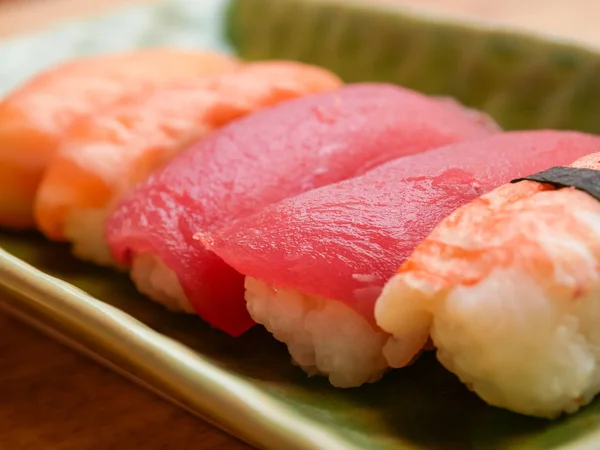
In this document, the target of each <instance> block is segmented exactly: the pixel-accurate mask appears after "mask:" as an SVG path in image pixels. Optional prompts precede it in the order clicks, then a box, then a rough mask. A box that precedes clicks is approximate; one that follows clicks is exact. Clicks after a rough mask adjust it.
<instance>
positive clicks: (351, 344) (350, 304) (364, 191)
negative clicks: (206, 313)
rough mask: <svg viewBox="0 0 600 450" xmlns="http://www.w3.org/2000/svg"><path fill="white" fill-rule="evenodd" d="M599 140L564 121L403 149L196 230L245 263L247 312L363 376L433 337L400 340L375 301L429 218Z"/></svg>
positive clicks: (235, 263)
mask: <svg viewBox="0 0 600 450" xmlns="http://www.w3.org/2000/svg"><path fill="white" fill-rule="evenodd" d="M599 144H600V138H598V137H595V136H588V135H583V134H578V133H569V132H564V133H561V132H547V131H544V132H511V133H501V134H496V135H494V136H490V137H487V138H483V139H477V140H471V141H467V142H462V143H458V144H454V145H450V146H447V147H444V148H439V149H436V150H432V151H429V152H425V153H421V154H418V155H414V156H408V157H404V158H399V159H397V160H395V161H393V162H389V163H387V164H385V165H382V166H380V167H379V168H376V169H373V170H371V171H370V172H368V173H366V174H365V175H363V176H361V177H356V178H353V179H350V180H346V181H343V182H340V183H337V184H331V185H328V186H325V187H322V188H320V189H315V190H312V191H310V192H306V193H304V194H302V195H299V196H297V197H293V198H290V199H287V200H284V201H281V202H279V203H277V204H274V205H272V206H269V207H267V208H265V209H263V210H262V211H260V212H259V213H257V214H254V215H252V216H249V217H247V218H245V219H242V220H239V221H236V222H235V223H233V224H232V225H230V226H228V227H224V228H222V229H217V230H214V231H212V232H209V233H200V234H199V236H198V237H199V238H200V239H202V240H203V242H204V243H205V245H206V246H207V247H208V248H209V249H211V250H212V251H213V252H215V253H216V255H217V256H219V257H221V258H222V259H223V260H224V261H225V263H227V264H230V265H231V266H232V267H233V268H234V269H236V270H237V271H239V272H240V273H242V274H244V275H246V277H247V278H246V282H245V286H246V293H245V296H246V302H247V306H248V310H249V312H250V314H251V316H252V318H253V319H254V320H256V322H258V323H260V324H263V325H264V326H265V327H266V328H267V329H268V330H269V331H270V332H271V333H273V335H274V336H275V337H276V338H277V339H278V340H280V341H282V342H284V343H285V344H287V346H288V349H289V351H290V354H291V355H292V358H293V359H294V361H295V362H296V363H297V364H298V365H299V366H301V367H302V368H304V370H305V371H307V372H308V373H309V374H323V375H326V376H328V377H329V381H330V382H331V383H332V384H333V385H334V386H337V387H353V386H358V385H360V384H362V383H365V382H373V381H376V380H378V379H379V378H380V377H381V376H382V374H383V373H384V372H385V370H386V369H387V368H388V367H389V363H390V362H392V363H394V364H396V363H397V362H398V359H393V358H394V357H395V358H400V359H401V362H402V364H408V363H409V362H410V360H411V359H412V357H413V356H414V354H415V353H407V352H406V349H407V348H411V346H414V348H417V349H420V348H422V347H423V345H424V344H425V342H426V339H427V333H425V334H424V335H419V334H416V335H411V334H410V333H407V334H406V336H405V339H403V340H402V341H400V342H398V343H396V342H394V339H393V338H392V337H391V336H390V335H389V334H387V333H385V332H384V331H383V330H382V329H381V328H379V327H378V326H377V325H376V324H375V316H374V308H375V301H376V300H377V297H378V294H379V293H380V292H381V289H382V287H383V286H384V284H385V282H386V281H387V280H388V279H389V278H390V277H391V276H392V275H393V274H394V271H395V269H396V267H398V265H399V264H400V263H401V262H402V261H403V260H404V259H406V258H407V257H408V256H409V255H410V253H411V252H412V251H413V250H414V248H415V247H416V246H417V244H418V243H419V242H420V241H421V240H422V239H423V238H425V237H426V236H427V234H428V233H429V232H430V231H431V230H432V229H433V227H434V226H435V225H436V224H437V223H438V222H439V221H441V220H442V219H443V218H444V217H446V216H447V215H448V214H450V213H451V212H452V211H453V210H454V209H456V208H457V207H459V206H460V205H463V204H465V203H467V202H469V201H471V200H473V199H475V198H477V197H478V196H479V195H481V194H482V193H483V192H488V191H490V190H491V189H493V188H495V187H497V186H499V185H501V184H502V183H504V182H508V181H510V180H511V179H512V178H513V177H518V176H522V175H525V174H528V173H530V172H531V171H535V170H539V169H541V168H543V167H546V166H547V165H548V164H552V163H558V164H561V163H567V162H568V161H570V160H572V159H573V158H574V157H578V156H582V155H584V154H586V153H588V152H589V151H590V149H593V148H598V145H599ZM490 245H491V244H490ZM485 261H486V260H485V259H484V258H482V261H481V264H480V265H483V264H484V263H485ZM476 267H479V266H476ZM459 270H460V269H459ZM461 273H462V272H461ZM465 273H469V272H468V271H465ZM382 314H384V315H385V312H382ZM412 318H413V316H412V315H409V316H407V318H406V321H407V322H409V323H410V321H411V320H412ZM394 344H397V346H395V345H394ZM384 355H385V356H388V361H386V359H385V356H384Z"/></svg>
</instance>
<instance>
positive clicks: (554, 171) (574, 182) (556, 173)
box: [511, 166, 600, 200]
mask: <svg viewBox="0 0 600 450" xmlns="http://www.w3.org/2000/svg"><path fill="white" fill-rule="evenodd" d="M525 180H528V181H537V182H539V183H545V184H551V185H553V186H555V187H557V188H565V187H574V188H576V189H579V190H581V191H583V192H586V193H588V194H589V195H591V196H592V197H594V198H595V199H596V200H600V171H598V170H593V169H585V168H581V167H565V166H556V167H552V168H550V169H547V170H543V171H541V172H538V173H536V174H533V175H529V176H526V177H522V178H516V179H514V180H511V183H518V182H519V181H525Z"/></svg>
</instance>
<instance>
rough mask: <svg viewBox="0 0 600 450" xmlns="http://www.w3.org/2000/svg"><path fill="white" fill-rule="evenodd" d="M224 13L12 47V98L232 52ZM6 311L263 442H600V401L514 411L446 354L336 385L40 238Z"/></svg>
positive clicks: (26, 239)
mask: <svg viewBox="0 0 600 450" xmlns="http://www.w3.org/2000/svg"><path fill="white" fill-rule="evenodd" d="M224 6H225V5H224V3H223V2H221V1H212V0H210V1H207V0H204V1H202V2H199V1H198V2H191V1H184V0H180V1H171V2H167V3H159V4H155V5H150V6H148V5H146V6H137V7H132V8H128V9H125V10H121V11H119V12H117V13H113V14H111V15H109V16H105V17H102V18H98V19H94V20H93V21H88V22H86V23H73V24H68V25H65V26H62V27H60V28H56V29H52V30H48V31H44V32H41V33H37V34H35V35H30V36H23V37H19V38H17V39H14V40H11V41H8V42H6V43H4V44H2V45H1V46H0V61H10V62H11V64H10V66H9V65H6V64H1V63H0V91H5V90H7V89H9V88H11V87H13V86H15V85H16V84H17V83H18V82H19V81H20V80H22V79H23V78H25V77H27V76H29V75H31V74H33V73H35V72H36V71H38V70H40V69H42V68H43V67H45V66H47V65H49V64H52V63H54V62H56V61H59V60H62V59H66V58H69V57H72V56H75V55H81V54H90V53H95V52H102V51H109V50H120V49H125V48H133V47H141V46H149V45H158V44H178V45H184V46H190V47H198V48H213V49H220V50H223V51H228V50H229V47H228V46H227V45H226V43H225V42H224V40H223V39H222V37H221V35H222V33H221V29H220V27H221V24H222V17H223V8H224ZM117 28H118V29H119V30H120V32H119V33H115V32H114V30H115V29H117ZM115 36H117V38H115ZM31 55H36V58H32V57H31ZM0 305H1V306H2V307H3V308H5V309H6V310H7V311H9V312H11V313H13V314H15V315H16V316H18V317H20V318H22V319H24V320H26V321H28V322H29V323H31V324H32V325H35V326H38V327H40V328H41V329H42V330H44V331H45V332H47V333H49V334H50V335H52V336H53V337H55V338H57V339H61V340H62V341H64V342H66V343H67V344H70V345H71V346H73V347H74V348H75V349H77V350H80V351H82V352H83V353H85V354H87V355H88V356H90V357H92V358H94V359H96V360H98V361H99V362H101V363H103V364H106V365H108V366H109V367H110V368H112V369H113V370H115V371H118V372H119V373H121V374H123V375H126V376H129V377H130V378H132V379H133V380H135V381H137V382H138V383H140V384H142V385H143V386H144V387H146V388H148V389H151V390H152V391H154V392H156V393H157V394H159V395H162V396H164V397H166V398H168V399H169V400H171V401H173V402H175V403H176V404H178V405H179V406H181V407H182V408H185V409H187V410H188V411H190V412H192V413H194V414H197V415H199V416H202V417H203V418H205V419H207V420H209V421H211V422H212V423H214V424H216V425H217V426H219V427H221V428H223V429H225V430H226V431H228V432H230V433H232V434H235V435H236V436H238V437H240V438H241V439H243V440H245V441H247V442H249V443H250V444H253V445H255V446H257V447H261V448H270V449H286V450H287V449H317V448H319V449H326V450H336V449H340V450H342V449H344V450H350V449H399V450H409V449H411V450H412V449H440V450H442V449H443V450H449V449H486V450H487V449H491V450H493V449H515V450H516V449H553V448H560V449H587V448H589V449H594V450H596V449H598V448H600V402H595V403H593V404H592V405H590V406H588V407H587V408H585V409H584V410H582V411H581V412H580V413H578V414H576V415H574V416H571V417H568V418H565V419H561V420H558V421H554V422H548V421H545V420H537V419H531V418H527V417H523V416H519V415H516V414H511V413H509V412H506V411H503V410H499V409H495V408H491V407H489V406H487V405H485V404H484V403H483V402H482V401H480V400H479V399H478V398H477V397H476V396H475V395H473V394H471V393H470V392H469V391H468V390H467V389H466V388H465V387H464V386H463V385H462V384H461V383H459V382H458V380H457V379H456V378H455V377H454V376H453V375H451V374H450V373H448V372H446V371H445V370H444V369H443V368H442V367H441V366H440V365H439V364H438V363H437V362H436V360H435V358H434V357H433V355H427V356H425V357H423V358H421V359H420V360H419V361H418V362H417V363H416V364H415V365H413V366H412V367H409V368H407V369H405V370H401V371H396V372H393V373H390V374H388V375H387V376H386V377H385V378H384V379H383V380H382V381H381V382H379V383H376V384H373V385H368V386H363V387H361V388H357V389H347V390H341V389H334V388H332V387H331V386H329V385H328V383H327V382H326V381H325V380H323V379H319V378H307V377H306V376H305V374H304V373H303V372H302V371H301V370H300V369H298V368H296V367H294V366H293V365H291V364H290V361H289V356H288V354H287V351H286V349H285V348H284V346H282V345H280V344H279V343H277V342H276V341H275V340H274V339H272V338H271V337H270V335H269V334H268V333H266V332H265V331H264V330H263V329H262V328H261V327H255V328H254V329H253V330H251V331H250V332H248V333H247V334H246V335H244V336H242V337H240V338H235V339H234V338H231V337H229V336H227V335H225V334H223V333H220V332H218V331H215V330H213V329H210V328H209V327H207V326H206V325H205V324H204V323H203V322H202V321H201V320H200V319H198V318H196V317H184V316H181V315H177V314H172V313H169V312H167V311H166V310H164V309H163V308H161V307H159V306H157V305H154V304H153V303H152V302H150V301H149V300H147V299H146V298H144V297H143V296H141V295H139V294H138V293H137V292H136V291H135V289H134V287H133V285H132V283H131V282H130V281H129V280H128V278H126V277H125V276H124V275H120V274H117V273H114V272H112V271H110V270H105V269H100V268H98V267H95V266H92V265H88V264H86V263H82V262H80V261H77V260H75V259H74V258H72V257H71V256H70V253H69V249H68V247H67V246H64V245H60V244H55V243H50V242H48V241H46V240H45V239H44V238H42V237H41V236H39V235H38V234H36V233H11V232H1V231H0Z"/></svg>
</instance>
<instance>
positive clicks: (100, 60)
mask: <svg viewBox="0 0 600 450" xmlns="http://www.w3.org/2000/svg"><path fill="white" fill-rule="evenodd" d="M237 64H238V62H237V60H235V59H233V58H230V57H228V56H224V55H220V54H216V53H209V52H194V51H187V50H177V49H169V48H159V49H149V50H141V51H137V52H130V53H121V54H111V55H102V56H95V57H88V58H82V59H79V60H74V61H69V62H66V63H63V64H60V65H58V66H56V67H54V68H51V69H48V70H47V71H46V72H44V73H42V74H40V75H38V76H36V77H34V78H33V79H31V80H29V81H28V82H26V83H24V84H23V85H22V86H21V87H19V88H17V89H16V90H14V91H13V92H12V93H10V94H9V95H8V96H7V97H6V98H4V99H3V100H2V101H0V227H11V228H32V227H34V225H35V223H34V219H33V211H32V209H33V201H34V196H35V192H36V189H37V186H38V184H39V182H40V179H41V177H42V174H43V172H44V169H45V168H46V165H47V164H48V162H49V161H50V160H51V158H52V156H53V155H54V153H55V151H56V148H57V144H58V141H59V140H60V139H61V137H63V136H64V135H65V133H67V130H68V128H69V126H71V125H72V124H73V122H74V121H75V120H76V119H78V118H81V117H85V116H89V115H91V114H94V113H96V112H97V111H98V110H99V109H101V108H102V107H105V106H107V105H109V104H111V103H112V102H114V101H116V100H118V99H119V98H121V97H123V96H125V95H128V94H130V93H134V92H140V91H144V90H146V89H148V88H150V87H152V86H156V85H159V84H162V83H164V82H169V81H174V80H178V79H185V78H192V77H198V76H202V75H209V74H215V73H219V72H222V71H223V70H229V69H231V68H233V67H235V66H236V65H237Z"/></svg>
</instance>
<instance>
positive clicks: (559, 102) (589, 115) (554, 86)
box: [227, 0, 600, 133]
mask: <svg viewBox="0 0 600 450" xmlns="http://www.w3.org/2000/svg"><path fill="white" fill-rule="evenodd" d="M486 1H487V2H488V3H489V0H486ZM565 1H568V0H565ZM527 2H528V0H525V1H523V2H522V4H523V6H527ZM413 3H414V7H413V8H410V9H409V8H407V7H406V6H403V5H402V4H400V3H397V2H394V1H393V0H388V1H387V2H381V1H380V0H378V1H367V0H236V1H235V2H233V7H232V8H231V9H230V13H229V14H228V22H227V30H228V33H229V35H230V36H231V40H232V42H233V44H234V46H235V48H236V50H237V52H239V54H240V55H241V56H243V57H245V58H247V59H265V58H286V59H295V60H299V61H304V62H308V63H316V64H320V65H322V66H324V67H327V68H329V69H331V70H333V71H334V72H336V73H337V74H338V75H340V76H341V77H342V78H343V79H344V80H346V81H348V82H356V81H367V80H376V81H386V82H392V83H398V84H401V85H403V86H406V87H409V88H412V89H416V90H418V91H421V92H424V93H427V94H431V95H449V96H453V97H456V98H457V99H459V100H460V101H461V102H462V103H465V104H466V105H469V106H472V107H475V108H478V109H481V110H483V111H485V112H487V113H488V114H490V115H491V116H493V117H494V118H495V119H496V120H497V121H498V123H499V124H500V125H501V126H502V127H503V128H505V129H531V128H555V129H571V130H580V131H586V132H594V133H600V120H599V119H598V117H600V101H599V99H600V77H598V72H599V70H600V51H599V48H598V46H597V45H595V46H594V45H592V44H591V43H589V42H585V41H584V40H583V39H581V40H580V42H579V41H576V40H575V38H574V37H573V38H565V37H564V36H562V37H561V36H557V35H556V34H553V33H552V32H548V31H546V33H545V36H544V35H543V34H542V31H541V29H539V27H538V29H537V30H536V31H535V32H534V31H533V30H532V29H529V30H528V31H525V29H524V28H519V29H516V27H513V28H514V29H508V27H506V26H502V25H501V24H499V23H493V22H492V21H491V19H489V20H488V21H487V22H484V21H482V20H481V18H473V17H467V16H465V15H462V16H461V15H458V14H453V15H450V14H448V13H437V14H433V13H431V7H429V8H427V7H426V5H425V7H423V6H422V5H421V6H419V1H417V0H415V1H413ZM423 3H427V2H423ZM473 3H474V2H473ZM538 3H540V2H538ZM499 5H501V3H498V5H497V6H496V7H497V8H500V6H499ZM509 7H510V5H509ZM513 8H514V7H513ZM573 8H577V5H574V6H573ZM256 11H261V13H260V14H256ZM579 16H581V14H579ZM573 17H577V14H575V13H573V15H572V16H570V17H569V18H568V19H566V20H573ZM563 34H564V33H563Z"/></svg>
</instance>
